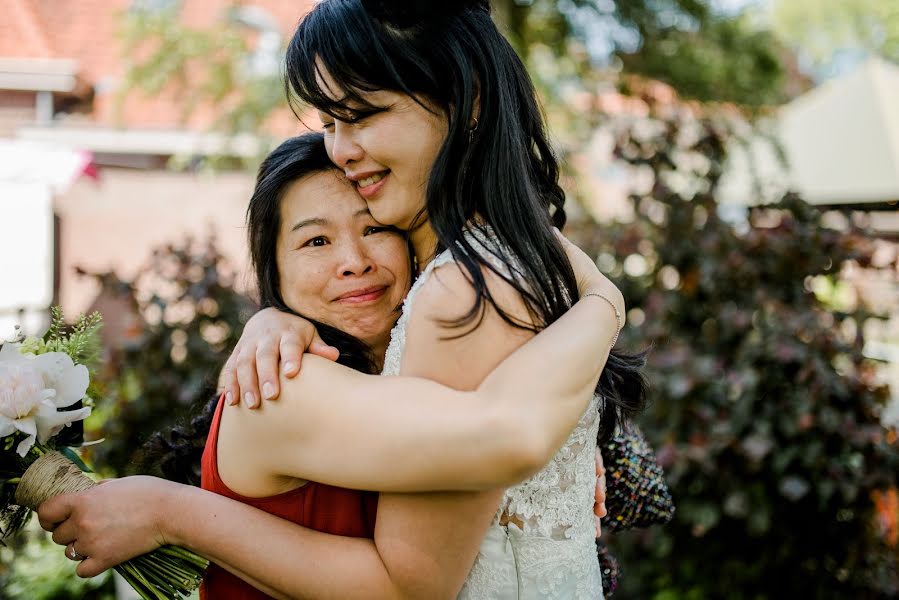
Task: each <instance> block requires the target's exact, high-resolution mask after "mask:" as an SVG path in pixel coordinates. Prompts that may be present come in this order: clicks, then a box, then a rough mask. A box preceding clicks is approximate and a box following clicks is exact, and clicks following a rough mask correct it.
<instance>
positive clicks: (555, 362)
mask: <svg viewBox="0 0 899 600" xmlns="http://www.w3.org/2000/svg"><path fill="white" fill-rule="evenodd" d="M617 331H618V323H617V321H616V318H615V312H614V310H613V309H612V307H611V306H609V304H608V303H607V302H606V301H605V300H603V299H601V298H593V297H591V298H585V299H583V300H581V301H579V302H577V303H576V304H575V305H574V306H573V307H572V308H571V309H570V310H569V311H568V312H567V313H565V314H564V315H562V317H560V318H559V319H558V320H557V321H555V322H554V323H553V324H552V325H551V326H550V327H548V328H546V329H545V330H544V331H542V332H541V333H540V334H539V335H537V336H536V337H535V338H534V339H532V340H531V341H529V342H528V343H527V344H524V345H523V346H521V347H520V348H518V349H517V350H516V351H515V352H514V353H513V354H512V355H511V356H509V357H508V358H507V359H506V360H505V361H503V362H502V363H501V364H500V365H499V366H498V367H497V368H496V369H495V370H494V371H493V372H492V373H490V375H488V376H487V378H486V379H485V380H484V382H483V383H482V384H481V386H480V387H479V388H478V394H481V395H483V396H485V397H487V398H493V399H499V400H500V402H499V407H500V408H501V409H502V410H505V411H507V414H506V415H505V417H502V416H501V417H500V419H501V420H503V421H504V422H506V423H517V424H519V425H520V430H519V431H517V432H516V431H514V430H508V428H501V429H502V431H503V433H504V434H505V435H515V434H516V433H517V435H518V436H519V439H518V441H515V440H511V439H510V440H509V443H511V444H518V445H520V444H522V443H524V442H523V440H525V439H528V440H530V441H531V444H532V451H533V452H535V454H534V458H535V461H536V465H535V468H540V466H542V465H543V464H545V462H546V461H548V460H549V458H550V457H551V456H552V455H553V454H554V453H555V451H556V450H557V449H558V448H559V447H560V446H561V445H562V444H563V443H564V441H565V439H566V438H567V437H568V434H569V433H570V432H571V430H572V429H573V428H574V426H575V425H576V424H577V421H578V419H579V418H580V417H581V415H582V414H583V412H584V410H585V409H586V406H587V403H588V402H589V400H590V398H591V397H592V396H593V393H594V390H595V388H596V383H597V381H598V380H599V376H600V374H601V373H602V370H603V368H604V367H605V364H606V361H607V360H608V357H609V352H610V351H611V347H612V340H613V339H614V337H615V334H616V333H617ZM522 374H527V376H523V375H522Z"/></svg>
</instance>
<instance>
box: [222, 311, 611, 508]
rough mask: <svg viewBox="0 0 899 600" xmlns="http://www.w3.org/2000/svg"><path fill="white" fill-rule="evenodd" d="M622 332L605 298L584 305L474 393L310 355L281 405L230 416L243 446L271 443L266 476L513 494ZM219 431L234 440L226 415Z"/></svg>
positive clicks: (557, 439) (546, 453)
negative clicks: (348, 455) (371, 372)
mask: <svg viewBox="0 0 899 600" xmlns="http://www.w3.org/2000/svg"><path fill="white" fill-rule="evenodd" d="M616 327H617V325H616V323H615V317H614V314H613V313H612V311H611V310H610V308H609V306H608V305H607V304H605V303H604V302H603V301H602V300H601V299H598V298H591V299H585V300H583V301H581V302H578V303H577V304H575V306H574V307H573V308H572V309H571V310H569V311H568V313H566V314H565V315H563V316H562V317H561V318H560V319H558V320H557V321H556V322H555V323H553V324H552V325H551V326H550V327H548V328H547V329H546V330H545V331H543V332H541V333H540V334H539V335H537V336H536V337H535V338H534V339H532V340H531V341H529V342H528V343H526V344H524V345H523V346H521V347H520V348H519V349H518V350H516V351H515V352H514V353H513V354H512V355H510V356H509V357H508V358H507V359H506V360H505V361H504V362H503V363H501V364H500V366H499V367H497V369H496V370H495V371H494V372H493V373H492V374H490V375H489V376H488V377H487V379H486V380H485V381H484V382H483V383H482V384H481V386H480V387H479V388H478V389H477V390H476V391H474V392H461V391H457V390H453V389H451V388H448V387H447V386H443V385H440V384H437V383H435V382H433V381H429V380H426V379H422V378H412V377H374V376H365V375H361V374H359V373H355V372H353V371H350V370H348V369H346V368H344V367H340V366H339V365H335V364H333V363H331V362H329V361H326V360H324V359H321V358H318V357H314V356H307V358H306V363H305V366H304V372H303V374H301V376H300V377H299V378H297V379H292V380H288V379H282V382H281V384H282V389H283V393H282V399H281V400H280V401H278V402H272V403H267V404H266V405H265V406H263V407H262V408H261V409H259V410H252V411H251V410H249V409H247V408H246V407H241V406H235V407H227V409H226V410H227V411H228V412H229V413H230V412H231V411H235V412H236V413H237V415H239V416H237V417H236V420H238V421H239V423H238V424H237V425H236V426H235V428H234V429H235V431H234V435H239V436H241V437H242V438H243V440H242V441H239V442H238V445H239V446H240V447H242V448H253V447H257V446H258V445H259V442H260V440H265V441H266V444H265V448H262V447H259V448H258V449H259V450H260V451H261V452H264V457H263V458H262V459H260V460H264V461H265V462H266V466H267V468H270V469H272V470H271V471H269V472H274V473H278V474H280V475H287V476H292V477H297V478H302V479H308V480H311V481H319V482H322V483H328V484H330V485H336V486H340V487H347V488H352V489H372V490H378V491H386V492H420V491H432V490H487V489H493V488H497V487H508V486H509V485H513V484H515V483H518V482H519V481H521V480H523V479H526V478H527V477H528V476H529V475H530V474H532V473H533V472H534V471H536V470H538V469H539V468H540V467H542V466H543V465H544V464H545V463H546V461H547V460H549V458H550V457H551V456H552V454H553V453H554V451H555V449H557V448H558V447H559V446H560V445H561V444H562V443H563V442H564V440H565V438H566V437H567V435H568V433H569V432H570V431H571V429H572V428H573V427H574V425H575V424H576V423H577V420H578V419H579V418H580V416H581V414H582V413H583V411H584V409H585V407H586V406H587V403H588V402H589V399H590V398H591V396H592V392H593V388H594V386H595V385H596V381H597V380H598V378H599V374H600V372H601V370H602V367H603V366H604V364H605V361H606V358H607V357H608V352H609V346H610V345H611V340H612V337H613V336H614V334H615V329H616ZM226 417H228V415H227V414H226ZM222 435H223V436H227V435H231V433H230V423H229V419H228V418H225V419H224V420H223V424H222ZM350 448H351V449H352V452H353V460H346V452H347V449H350Z"/></svg>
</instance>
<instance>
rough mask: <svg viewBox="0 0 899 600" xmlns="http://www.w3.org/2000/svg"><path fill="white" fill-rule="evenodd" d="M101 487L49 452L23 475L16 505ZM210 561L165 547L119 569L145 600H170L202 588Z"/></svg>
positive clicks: (36, 503)
mask: <svg viewBox="0 0 899 600" xmlns="http://www.w3.org/2000/svg"><path fill="white" fill-rule="evenodd" d="M96 485H97V484H96V483H95V482H94V481H92V480H91V479H90V478H88V477H87V476H85V475H84V473H82V472H81V469H79V468H78V467H77V466H76V465H75V463H73V462H72V461H70V460H69V459H68V458H66V457H65V456H63V455H62V454H60V453H59V452H56V451H52V452H47V453H46V454H44V455H43V456H41V457H40V458H38V459H37V460H36V461H35V462H34V463H33V464H32V465H31V466H30V467H28V469H27V470H26V471H25V473H24V474H23V475H22V478H21V481H20V482H19V484H18V486H17V488H16V502H17V503H18V504H19V505H20V506H26V507H28V508H30V509H32V510H37V507H38V506H40V505H41V503H42V502H44V501H45V500H48V499H50V498H53V497H55V496H60V495H62V494H71V493H74V492H83V491H86V490H89V489H91V488H92V487H95V486H96ZM208 564H209V563H208V562H207V561H206V559H204V558H202V557H200V556H197V555H196V554H194V553H193V552H190V551H188V550H185V549H183V548H178V547H176V546H163V547H161V548H157V549H156V550H154V551H153V552H150V553H149V554H144V555H142V556H138V557H137V558H133V559H131V560H129V561H128V562H125V563H122V564H121V565H119V566H117V567H115V570H116V571H117V572H118V573H119V574H120V575H121V576H122V577H123V578H124V579H125V580H126V581H127V582H128V583H129V584H131V586H132V587H133V588H134V589H135V590H136V591H137V593H138V594H140V595H141V597H142V598H144V599H145V600H169V599H178V598H184V597H186V596H189V595H190V593H191V592H192V591H194V590H195V589H197V587H199V585H200V582H201V581H202V580H203V574H204V573H205V571H206V567H207V566H208Z"/></svg>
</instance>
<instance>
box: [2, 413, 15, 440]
mask: <svg viewBox="0 0 899 600" xmlns="http://www.w3.org/2000/svg"><path fill="white" fill-rule="evenodd" d="M15 431H16V426H15V425H13V422H12V419H10V418H9V417H4V416H3V415H0V438H5V437H6V436H8V435H10V434H11V433H13V432H15Z"/></svg>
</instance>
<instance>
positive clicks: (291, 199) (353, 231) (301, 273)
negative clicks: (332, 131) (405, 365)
mask: <svg viewBox="0 0 899 600" xmlns="http://www.w3.org/2000/svg"><path fill="white" fill-rule="evenodd" d="M280 209H281V227H280V231H279V232H278V242H277V249H276V254H277V262H278V273H279V279H280V287H281V295H282V297H283V298H284V302H285V303H286V304H287V305H288V306H289V307H290V308H292V309H293V310H295V311H296V312H298V313H301V314H303V315H305V316H307V317H310V318H312V319H315V320H318V321H321V322H323V323H326V324H328V325H332V326H334V327H337V328H339V329H341V330H343V331H344V332H346V333H348V334H350V335H352V336H355V337H357V338H359V339H360V340H362V341H364V342H366V343H367V344H368V345H369V346H371V347H372V350H373V351H374V352H375V354H376V355H377V356H383V354H384V351H385V350H386V347H387V342H388V341H389V339H390V330H391V328H392V327H393V324H394V323H395V322H396V319H397V317H398V315H399V312H398V310H397V309H398V307H399V306H400V304H401V303H402V301H403V298H404V297H405V295H406V292H407V291H408V289H409V285H410V282H411V267H410V264H409V263H410V261H409V249H408V247H407V245H406V241H405V239H404V237H403V236H402V235H401V234H400V233H399V232H397V231H396V230H394V229H392V228H389V227H385V226H383V225H382V224H380V223H378V222H377V221H375V219H374V218H373V217H372V216H371V214H370V213H369V211H368V208H367V207H366V205H365V202H364V201H363V200H362V198H360V197H359V195H358V194H357V193H356V191H355V190H354V188H353V186H352V185H351V184H350V183H349V182H347V181H346V179H344V178H343V177H342V176H341V175H340V174H339V173H338V172H337V171H333V170H332V171H324V172H320V173H315V174H313V175H309V176H307V177H304V178H302V179H299V180H298V181H294V182H293V183H292V184H291V185H290V186H288V187H287V189H286V190H285V192H284V195H283V197H282V198H281V205H280Z"/></svg>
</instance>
